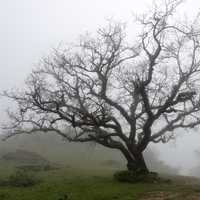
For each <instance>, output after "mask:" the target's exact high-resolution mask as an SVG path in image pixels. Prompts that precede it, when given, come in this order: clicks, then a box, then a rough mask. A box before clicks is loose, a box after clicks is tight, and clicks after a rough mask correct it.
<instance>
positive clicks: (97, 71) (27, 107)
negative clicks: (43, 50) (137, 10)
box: [4, 0, 200, 172]
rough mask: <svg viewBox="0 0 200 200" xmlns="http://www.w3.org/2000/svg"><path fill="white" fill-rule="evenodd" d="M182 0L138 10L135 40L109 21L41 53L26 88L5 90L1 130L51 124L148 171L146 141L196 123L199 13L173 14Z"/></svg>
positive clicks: (70, 138) (41, 128)
mask: <svg viewBox="0 0 200 200" xmlns="http://www.w3.org/2000/svg"><path fill="white" fill-rule="evenodd" d="M181 2H182V1H180V0H179V1H178V0H167V1H165V3H163V6H162V7H158V6H154V9H153V11H152V12H150V13H147V14H146V15H143V16H142V17H138V18H137V22H139V23H140V25H141V26H140V27H142V33H141V34H138V37H137V39H136V43H134V44H129V43H128V42H127V39H126V34H125V32H124V26H123V25H122V24H114V25H113V24H112V23H110V24H109V26H108V27H107V28H104V29H99V30H98V32H97V36H96V37H91V36H89V35H87V36H86V37H83V38H82V39H81V41H80V43H79V44H78V45H74V46H73V47H72V48H66V49H65V50H60V49H57V50H55V51H54V53H52V54H51V55H50V56H49V57H48V58H45V59H43V61H42V63H41V65H40V66H39V67H38V68H37V69H36V70H34V71H33V72H32V73H31V75H30V77H29V78H28V80H27V82H26V89H25V90H23V91H22V92H21V91H18V92H9V93H5V95H6V96H7V97H10V98H11V99H13V100H14V101H15V102H16V103H17V106H18V109H17V111H16V112H8V114H9V117H10V123H9V124H8V125H7V126H5V127H4V128H5V130H6V131H8V132H9V133H8V137H9V136H12V135H16V134H21V133H28V134H29V133H30V134H31V133H34V132H38V131H43V132H50V131H51V132H55V133H57V134H59V135H61V136H62V137H64V138H66V139H67V140H68V141H73V142H95V143H98V144H101V145H103V146H106V147H108V148H112V149H116V150H119V151H120V152H121V153H122V154H123V155H124V157H125V158H126V160H127V168H128V170H140V171H143V172H148V168H147V166H146V164H145V161H144V158H143V151H144V150H145V149H146V147H147V146H148V144H149V143H151V142H163V143H164V142H168V141H169V140H170V139H173V138H174V137H175V134H176V133H177V132H180V131H181V129H187V128H189V129H191V128H194V127H196V126H198V125H199V124H200V117H199V112H200V96H199V91H198V88H199V84H200V43H199V42H200V40H199V39H200V32H199V24H198V20H199V19H198V16H197V18H195V19H194V20H193V21H190V22H189V23H186V22H179V23H178V22H177V21H175V20H174V18H173V17H174V13H175V11H176V9H177V6H178V5H179V4H180V3H181ZM177 129H180V131H177Z"/></svg>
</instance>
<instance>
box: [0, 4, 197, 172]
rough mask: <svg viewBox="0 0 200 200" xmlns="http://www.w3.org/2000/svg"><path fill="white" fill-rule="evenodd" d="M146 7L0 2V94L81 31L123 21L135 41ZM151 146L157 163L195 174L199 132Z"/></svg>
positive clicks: (1, 107) (186, 10) (182, 10)
mask: <svg viewBox="0 0 200 200" xmlns="http://www.w3.org/2000/svg"><path fill="white" fill-rule="evenodd" d="M151 2H152V1H151V0H140V1H136V0H117V1H115V0H101V1H100V0H98V1H97V0H84V1H83V0H73V1H70V0H42V1H41V0H20V1H19V0H0V92H2V91H4V90H10V89H12V88H20V87H22V86H23V83H24V80H25V79H26V77H27V76H28V74H29V73H30V72H31V70H32V69H33V68H34V67H35V66H37V64H38V63H39V61H40V60H41V58H43V57H44V56H46V55H48V54H49V52H50V51H51V49H52V48H56V47H57V46H59V44H61V43H71V42H76V41H78V39H79V36H80V35H83V34H85V33H86V32H89V33H94V32H95V31H96V30H97V29H98V28H99V27H102V26H104V25H106V19H113V20H115V21H122V22H128V24H129V29H128V30H129V32H130V33H131V34H132V35H133V38H131V34H130V39H133V40H134V34H135V32H134V28H133V29H131V24H132V23H133V13H137V14H140V13H143V12H145V10H146V9H145V8H147V9H148V8H150V5H151ZM199 8H200V1H199V0H188V1H186V2H185V3H184V4H183V5H181V6H180V7H179V15H180V16H184V15H185V14H187V15H188V16H189V17H192V16H194V14H195V13H197V12H198V11H199ZM132 27H133V26H132ZM9 105H10V102H8V100H7V99H5V98H1V99H0V114H1V118H0V123H2V122H6V114H5V110H6V108H7V107H8V106H9ZM153 146H154V147H153V149H154V150H155V151H156V152H159V153H158V154H159V158H160V159H161V160H163V161H164V162H165V163H167V164H168V165H170V166H172V167H175V168H177V167H178V168H180V171H181V173H182V174H191V172H190V170H191V169H192V168H193V169H195V170H196V171H198V168H197V166H198V164H200V155H199V153H198V151H199V150H200V131H199V130H197V131H196V132H195V133H194V134H193V131H192V130H191V131H189V132H188V133H184V132H180V133H179V134H178V136H177V139H176V140H175V141H171V142H170V143H168V144H156V145H153ZM5 148H6V147H5ZM88 151H90V148H88ZM91 151H92V152H93V150H91ZM84 152H86V150H84V151H83V155H86V154H84ZM72 154H73V151H72ZM93 154H95V152H93ZM96 155H98V154H96ZM87 156H88V157H89V156H91V154H87ZM91 157H92V156H91ZM93 157H95V156H93ZM199 171H200V167H199Z"/></svg>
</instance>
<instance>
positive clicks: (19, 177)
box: [8, 170, 40, 187]
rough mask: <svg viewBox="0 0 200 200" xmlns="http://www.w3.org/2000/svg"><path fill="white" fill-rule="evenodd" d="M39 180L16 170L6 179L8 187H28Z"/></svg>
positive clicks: (32, 175)
mask: <svg viewBox="0 0 200 200" xmlns="http://www.w3.org/2000/svg"><path fill="white" fill-rule="evenodd" d="M39 182H40V180H39V179H38V178H37V177H36V176H35V175H34V174H33V173H30V172H28V171H25V170H17V171H16V172H15V174H13V175H11V176H10V177H9V179H8V185H10V186H16V187H28V186H33V185H36V184H37V183H39Z"/></svg>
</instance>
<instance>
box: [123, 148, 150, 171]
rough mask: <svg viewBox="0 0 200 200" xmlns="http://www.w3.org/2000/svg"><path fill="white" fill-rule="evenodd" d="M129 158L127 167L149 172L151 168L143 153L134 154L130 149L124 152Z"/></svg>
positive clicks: (132, 169) (131, 169) (127, 158)
mask: <svg viewBox="0 0 200 200" xmlns="http://www.w3.org/2000/svg"><path fill="white" fill-rule="evenodd" d="M122 153H123V155H124V156H125V158H126V160H127V165H126V166H127V169H128V170H129V171H134V172H136V173H144V174H145V173H149V169H148V167H147V165H146V163H145V160H144V157H143V153H142V152H139V153H135V154H132V153H130V152H128V151H126V152H122Z"/></svg>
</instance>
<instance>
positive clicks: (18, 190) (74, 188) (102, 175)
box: [0, 168, 200, 200]
mask: <svg viewBox="0 0 200 200" xmlns="http://www.w3.org/2000/svg"><path fill="white" fill-rule="evenodd" d="M9 173H10V168H9V172H8V174H9ZM112 174H113V172H112V171H111V170H104V171H100V170H96V171H95V170H92V171H91V170H83V169H82V170H79V169H70V168H67V169H62V170H54V171H49V172H42V173H39V174H38V176H39V177H40V178H41V179H42V180H43V182H42V183H40V184H38V185H36V186H33V187H27V188H23V187H0V200H59V198H61V197H63V196H64V195H66V194H67V195H68V197H69V198H68V199H69V200H117V199H119V200H136V199H142V196H144V195H145V194H148V193H150V194H153V193H157V192H158V191H162V192H163V191H164V192H171V193H174V194H176V193H179V194H180V195H179V197H177V200H179V199H181V197H180V196H181V195H182V198H183V196H184V197H185V196H188V195H190V196H191V195H193V194H195V195H197V194H200V189H198V187H195V186H191V185H190V186H186V185H180V184H176V183H173V184H162V185H160V184H141V183H140V184H126V183H119V182H117V181H115V180H113V177H112ZM0 177H2V178H3V177H5V173H4V174H0ZM199 199H200V198H199Z"/></svg>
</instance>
